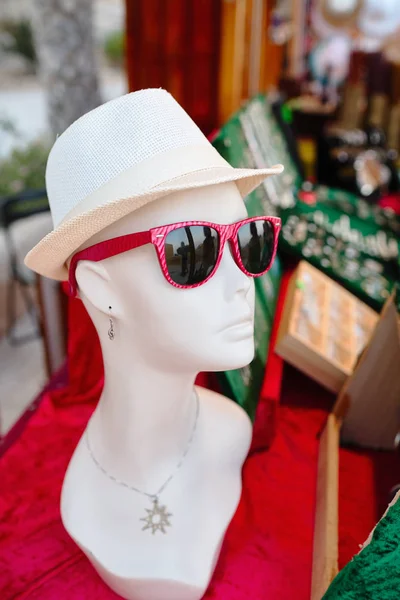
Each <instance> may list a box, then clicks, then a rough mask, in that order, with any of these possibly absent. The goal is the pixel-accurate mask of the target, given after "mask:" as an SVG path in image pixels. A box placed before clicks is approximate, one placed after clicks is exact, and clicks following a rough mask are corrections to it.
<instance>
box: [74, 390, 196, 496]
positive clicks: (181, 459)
mask: <svg viewBox="0 0 400 600" xmlns="http://www.w3.org/2000/svg"><path fill="white" fill-rule="evenodd" d="M194 393H195V396H196V415H195V418H194V423H193V428H192V431H191V434H190V437H189V440H188V442H187V444H186V448H185V450H184V452H183V454H182V456H181V458H180V460H179V462H178V464H177V465H176V467H175V470H174V471H173V472H172V473H171V475H170V476H169V477H168V479H167V480H166V481H165V482H164V483H163V484H162V486H161V487H160V489H159V490H158V492H156V493H155V494H149V493H148V492H144V491H143V490H139V489H138V488H137V487H135V486H133V485H129V484H128V483H126V482H125V481H122V480H121V479H118V478H117V477H114V475H112V474H111V473H109V472H108V471H107V470H106V469H105V468H104V467H103V466H102V465H101V464H100V463H99V461H98V460H97V458H96V457H95V455H94V453H93V450H92V448H91V446H90V441H89V431H88V429H89V428H87V429H86V434H85V439H86V446H87V449H88V450H89V454H90V456H91V457H92V460H93V462H94V464H95V465H96V467H97V468H98V469H100V471H101V472H102V473H104V475H106V477H108V478H109V479H111V481H114V483H116V484H117V485H120V486H122V487H124V488H126V489H128V490H131V491H133V492H137V493H138V494H142V495H143V496H147V498H150V499H151V500H153V501H158V498H159V496H160V494H161V493H162V492H163V491H164V490H165V488H166V487H167V485H168V484H169V483H170V482H171V481H172V479H173V478H174V477H175V475H176V473H177V471H179V469H180V468H181V466H182V465H183V462H184V460H185V458H186V456H187V454H188V452H189V448H190V446H191V445H192V442H193V438H194V434H195V432H196V428H197V421H198V418H199V412H200V401H199V395H198V393H197V391H196V390H194Z"/></svg>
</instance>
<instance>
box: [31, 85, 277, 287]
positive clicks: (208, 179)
mask: <svg viewBox="0 0 400 600" xmlns="http://www.w3.org/2000/svg"><path fill="white" fill-rule="evenodd" d="M282 170H283V167H282V165H276V166H274V167H270V168H265V169H234V168H233V167H231V166H230V165H229V164H228V163H227V162H226V161H225V160H224V159H223V158H222V157H221V156H220V154H218V152H217V151H216V150H215V148H213V146H212V145H211V144H210V143H209V141H208V140H207V138H206V137H205V136H204V135H203V133H202V132H201V131H200V129H199V128H198V127H197V125H196V124H195V123H194V122H193V121H192V119H191V118H190V117H189V115H188V114H187V113H186V112H185V111H184V110H183V108H182V107H181V106H180V105H179V104H178V103H177V102H176V101H175V100H174V98H173V97H172V96H171V95H170V94H169V93H168V92H166V91H165V90H162V89H147V90H141V91H139V92H133V93H131V94H126V95H125V96H121V97H120V98H117V99H116V100H112V101H111V102H107V103H106V104H103V105H102V106H99V107H98V108H96V109H94V110H92V111H91V112H89V113H87V114H86V115H84V116H83V117H81V118H80V119H78V120H77V121H75V123H73V124H72V125H71V126H70V127H69V128H68V129H67V130H66V131H65V132H64V133H63V134H62V135H61V136H60V137H58V138H57V140H56V142H55V143H54V146H53V148H52V149H51V152H50V155H49V158H48V162H47V169H46V187H47V195H48V199H49V204H50V209H51V215H52V218H53V226H54V229H53V231H51V232H50V233H49V234H48V235H47V236H46V237H44V238H43V239H42V240H41V241H40V242H39V243H38V244H37V245H36V246H35V247H34V248H33V249H32V250H31V251H30V252H29V253H28V254H27V256H26V257H25V264H26V265H27V266H28V267H30V268H31V269H33V270H34V271H36V272H37V273H40V274H41V275H45V276H46V277H50V278H52V279H58V280H65V279H68V269H67V266H66V263H67V261H68V259H69V258H70V257H71V256H72V255H73V254H74V253H75V252H76V251H77V250H78V249H79V248H80V247H81V246H82V245H83V244H85V243H86V242H87V241H88V240H90V238H91V237H92V236H94V235H95V234H96V233H98V232H99V231H101V230H102V229H104V228H105V227H107V226H108V225H111V224H112V223H114V222H115V221H117V220H118V219H121V218H122V217H124V216H125V215H127V214H129V213H131V212H132V211H134V210H136V209H138V208H140V207H141V206H143V205H145V204H147V203H148V202H154V200H157V199H158V198H161V197H163V196H166V195H167V194H170V193H171V192H175V191H179V190H189V189H193V188H197V187H203V186H208V185H214V184H218V183H224V182H229V181H234V182H235V183H236V185H237V187H238V189H239V191H240V193H241V195H242V197H244V196H246V195H247V194H248V193H250V192H251V191H252V190H253V189H254V188H255V187H257V186H258V185H259V184H260V183H261V182H262V181H263V180H264V179H265V178H266V177H268V176H269V175H274V174H276V173H281V172H282ZM154 225H155V226H156V225H158V223H154Z"/></svg>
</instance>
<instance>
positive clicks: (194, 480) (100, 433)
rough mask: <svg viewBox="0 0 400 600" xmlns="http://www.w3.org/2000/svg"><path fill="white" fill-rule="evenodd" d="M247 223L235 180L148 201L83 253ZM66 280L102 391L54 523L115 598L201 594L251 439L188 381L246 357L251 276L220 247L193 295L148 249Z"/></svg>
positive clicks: (179, 599)
mask: <svg viewBox="0 0 400 600" xmlns="http://www.w3.org/2000/svg"><path fill="white" fill-rule="evenodd" d="M246 216H247V215H246V208H245V205H244V202H243V200H242V198H241V196H240V194H239V192H238V190H237V188H236V186H235V184H234V183H227V184H220V185H218V186H210V187H205V188H201V189H200V188H199V189H194V190H191V191H185V192H178V193H173V194H171V195H169V196H167V197H165V198H163V199H161V200H157V201H156V202H154V203H152V204H148V205H146V206H145V207H142V208H141V209H138V210H136V211H135V212H134V213H132V214H131V215H129V216H127V217H125V218H123V219H121V220H120V221H118V222H116V223H114V224H113V225H112V226H110V227H108V228H107V229H106V230H104V231H103V232H102V233H101V234H99V235H97V236H96V237H95V238H92V239H91V240H90V243H88V244H87V246H89V245H91V244H94V243H97V242H99V241H102V240H106V239H110V238H112V237H118V236H122V235H125V234H128V233H133V232H137V231H145V230H148V229H150V228H152V227H155V226H158V225H164V224H169V223H177V222H182V221H190V220H199V221H209V222H214V223H221V224H225V223H233V222H236V221H238V220H240V219H243V218H245V217H246ZM76 278H77V282H78V286H79V294H80V297H81V299H82V301H83V302H84V304H85V306H86V308H87V310H88V312H89V315H90V317H91V319H92V321H93V323H94V325H95V327H96V330H97V332H98V335H99V339H100V343H101V346H102V352H103V361H104V372H105V380H104V381H105V383H104V389H103V392H102V395H101V398H100V401H99V404H98V406H97V408H96V410H95V412H94V414H93V416H92V417H91V420H90V422H89V424H88V427H87V430H86V433H85V434H84V436H83V438H82V439H81V440H80V442H79V444H78V446H77V448H76V450H75V452H74V455H73V457H72V459H71V462H70V465H69V467H68V471H67V473H66V476H65V480H64V485H63V490H62V498H61V516H62V520H63V523H64V526H65V528H66V530H67V531H68V533H69V535H70V536H71V537H72V538H73V539H74V540H75V542H76V543H77V544H78V546H79V547H80V548H81V549H82V551H83V552H84V553H85V554H86V556H87V557H88V559H89V560H90V561H91V563H92V564H93V566H94V567H95V569H96V570H97V572H98V573H99V575H100V577H101V578H102V579H103V580H104V581H105V582H106V583H107V585H109V586H110V587H111V588H112V589H113V590H114V591H116V592H117V593H119V594H120V595H121V596H122V597H123V598H126V599H128V600H200V598H201V597H202V596H203V594H204V592H205V590H206V588H207V586H208V583H209V581H210V578H211V575H212V573H213V570H214V568H215V565H216V562H217V559H218V555H219V552H220V548H221V545H222V541H223V538H224V535H225V532H226V529H227V527H228V525H229V523H230V521H231V519H232V517H233V515H234V513H235V510H236V508H237V505H238V502H239V499H240V495H241V486H242V482H241V470H242V466H243V462H244V460H245V458H246V456H247V453H248V450H249V447H250V442H251V435H252V431H251V423H250V420H249V418H248V416H247V415H246V413H245V412H244V411H243V410H242V409H241V408H240V407H239V406H238V405H236V404H235V403H233V402H232V401H230V400H228V399H227V398H225V397H224V396H222V395H220V394H218V393H216V392H213V391H211V390H207V389H203V388H197V391H196V394H197V398H198V400H195V399H196V394H194V391H193V386H194V380H195V377H196V375H197V373H198V372H200V371H205V370H208V371H212V370H225V369H234V368H238V367H243V366H244V365H246V364H248V363H249V362H250V361H251V359H252V358H253V354H254V341H253V315H254V282H253V280H252V279H251V278H248V277H247V276H246V275H245V274H244V273H242V271H240V270H239V268H238V267H237V265H236V263H235V262H234V260H233V258H232V256H231V252H230V248H229V245H228V244H227V245H226V247H225V248H224V252H223V257H222V260H221V263H220V265H219V268H218V269H217V271H216V273H215V274H214V275H213V277H211V279H210V280H209V281H208V282H207V283H205V284H204V285H201V286H198V287H196V288H193V289H179V288H176V287H174V286H172V285H171V284H170V283H168V282H167V280H166V279H165V277H164V276H163V274H162V271H161V269H160V265H159V262H158V259H157V257H156V252H155V250H154V248H153V246H152V245H150V244H149V245H146V246H143V247H140V248H137V249H134V250H131V251H129V252H126V253H124V254H119V255H118V256H115V257H113V258H109V259H107V260H104V261H101V262H98V263H96V262H90V261H80V262H79V263H78V266H77V270H76ZM110 318H111V319H112V321H113V327H114V338H113V340H112V341H111V340H110V339H109V337H108V335H107V332H108V329H109V321H110ZM196 406H197V413H196ZM196 414H197V415H198V418H195V415H196ZM194 422H195V423H196V428H195V430H194V429H193V423H194ZM192 431H195V433H194V435H193V437H192V441H191V443H190V447H189V446H188V440H190V435H191V432H192ZM89 437H90V448H91V450H90V451H89V447H88V445H87V439H89ZM185 449H186V450H187V451H186V450H185ZM93 456H95V457H96V460H97V463H98V464H100V465H101V469H99V468H98V465H97V464H95V461H94V460H93ZM182 457H183V458H182ZM177 465H179V468H178V469H177ZM110 475H111V476H112V477H111V476H110ZM118 481H120V482H125V487H124V486H122V485H118V484H117V482H118ZM163 482H164V483H165V482H167V483H168V485H165V486H164V487H162V485H163ZM129 486H130V487H129ZM132 486H133V487H132ZM160 489H162V490H163V491H162V493H161V492H160V497H159V501H160V504H162V505H163V506H165V507H166V510H167V511H168V513H170V514H171V517H170V518H171V526H170V527H169V528H168V531H167V532H166V535H164V534H163V533H159V532H158V533H157V534H156V535H152V534H151V533H149V532H148V531H143V517H146V511H148V509H149V504H150V505H151V502H152V500H151V498H149V496H148V494H153V495H154V494H158V493H159V492H158V490H160ZM138 490H143V491H144V492H140V491H139V492H138ZM145 492H146V493H147V496H146V493H145Z"/></svg>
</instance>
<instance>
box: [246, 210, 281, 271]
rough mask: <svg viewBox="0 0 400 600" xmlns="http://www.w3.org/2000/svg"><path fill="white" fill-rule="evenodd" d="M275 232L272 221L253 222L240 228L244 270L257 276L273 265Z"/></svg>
mask: <svg viewBox="0 0 400 600" xmlns="http://www.w3.org/2000/svg"><path fill="white" fill-rule="evenodd" d="M274 242H275V232H274V226H273V225H272V223H271V222H270V221H263V220H260V221H251V222H250V223H246V224H245V225H242V227H240V228H239V231H238V243H239V251H240V256H241V258H242V262H243V265H244V268H245V269H247V271H249V273H252V274H253V275H257V274H258V273H263V272H264V271H266V270H267V269H268V267H269V266H270V264H271V259H272V255H273V252H274Z"/></svg>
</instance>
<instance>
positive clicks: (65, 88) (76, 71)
mask: <svg viewBox="0 0 400 600" xmlns="http://www.w3.org/2000/svg"><path fill="white" fill-rule="evenodd" d="M33 27H34V35H35V42H36V49H37V53H38V57H39V71H40V74H41V76H42V79H43V81H44V84H45V86H46V89H47V99H48V100H47V101H48V114H49V123H50V128H51V131H52V132H53V134H54V136H57V135H59V134H61V133H63V131H65V129H66V128H67V127H68V126H69V125H71V123H73V122H74V121H75V120H76V119H78V118H79V117H80V116H82V115H83V114H84V113H86V112H88V111H89V110H91V109H92V108H95V107H96V106H98V105H99V104H101V99H100V93H99V82H98V76H97V65H96V59H95V50H94V36H93V0H35V11H34V19H33Z"/></svg>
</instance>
